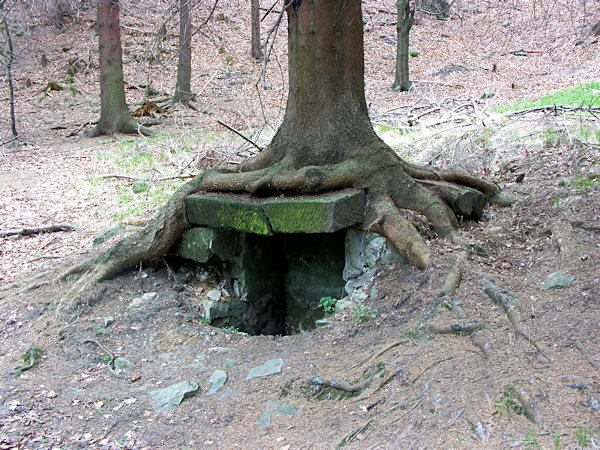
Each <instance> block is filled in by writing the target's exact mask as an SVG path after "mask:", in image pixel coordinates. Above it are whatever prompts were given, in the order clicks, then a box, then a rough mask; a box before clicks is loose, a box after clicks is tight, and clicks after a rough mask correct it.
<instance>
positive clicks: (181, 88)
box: [173, 0, 194, 103]
mask: <svg viewBox="0 0 600 450" xmlns="http://www.w3.org/2000/svg"><path fill="white" fill-rule="evenodd" d="M179 18H180V20H179V63H178V65H177V84H176V85H175V95H174V96H173V103H182V102H183V103H185V102H187V101H189V100H190V99H192V98H193V97H194V94H192V86H191V82H192V5H191V0H179Z"/></svg>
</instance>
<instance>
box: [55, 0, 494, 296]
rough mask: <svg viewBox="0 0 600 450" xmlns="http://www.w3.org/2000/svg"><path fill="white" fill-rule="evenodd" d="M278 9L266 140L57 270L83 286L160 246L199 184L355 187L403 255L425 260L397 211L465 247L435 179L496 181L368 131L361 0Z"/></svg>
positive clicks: (166, 243)
mask: <svg viewBox="0 0 600 450" xmlns="http://www.w3.org/2000/svg"><path fill="white" fill-rule="evenodd" d="M286 12H287V17H288V50H289V53H288V54H289V64H288V65H289V95H288V99H287V109H286V112H285V116H284V120H283V123H282V124H281V126H280V128H279V130H278V131H277V133H276V135H275V136H274V138H273V140H272V141H271V143H270V144H269V145H268V146H267V147H266V148H265V149H264V150H263V151H262V152H261V153H260V154H259V155H258V156H256V157H255V158H253V159H251V160H249V161H247V162H246V163H244V164H242V165H241V166H240V167H239V170H236V171H231V170H227V169H222V170H219V169H211V170H208V171H205V172H203V173H202V174H199V175H198V176H197V177H196V178H194V179H193V180H192V181H190V182H189V183H186V184H185V185H183V186H182V187H181V188H180V189H179V190H178V191H177V192H176V193H175V194H174V195H173V197H172V198H171V200H170V201H169V202H168V203H167V204H166V205H165V206H164V207H163V208H162V209H161V210H160V212H159V213H158V214H157V215H156V217H155V218H154V219H153V220H152V221H151V222H150V223H149V224H148V225H147V226H146V227H145V228H144V229H143V230H141V231H139V232H136V233H134V234H132V235H130V236H128V237H126V238H124V239H123V240H122V241H121V242H119V243H118V244H117V245H115V246H114V247H112V248H111V249H109V250H107V251H106V252H104V253H101V254H99V255H97V256H95V257H93V258H91V259H89V260H87V261H83V262H82V263H80V264H77V265H76V266H73V267H72V268H70V269H68V270H67V271H66V272H65V273H64V274H63V275H62V277H61V278H63V279H64V278H65V277H66V276H68V275H73V274H86V276H84V277H83V278H82V279H81V280H80V281H79V283H80V286H84V287H85V286H89V284H90V283H93V282H96V281H99V280H102V279H104V278H106V277H109V276H111V275H114V274H115V273H116V272H117V271H119V270H122V269H125V268H128V267H133V266H135V265H136V264H137V263H139V262H140V261H141V260H144V259H148V258H152V257H156V256H160V255H161V254H164V253H165V252H166V251H167V250H168V249H169V247H170V246H171V245H173V243H174V242H176V240H177V239H178V238H179V236H180V235H181V234H182V233H183V232H184V231H185V230H186V229H187V228H189V226H190V225H189V223H188V221H187V219H186V213H185V207H184V204H185V203H184V200H185V197H186V196H188V195H190V194H192V193H195V192H198V191H204V192H214V191H220V192H245V193H250V194H255V193H258V192H261V193H262V192H268V193H271V194H272V193H279V192H284V191H285V192H292V193H300V194H303V193H318V192H326V191H331V190H338V189H344V188H354V189H363V190H365V191H366V192H367V196H368V202H367V210H366V212H365V220H364V222H363V224H362V227H363V229H366V230H372V231H375V232H378V233H380V234H382V235H384V236H385V237H387V238H388V239H389V240H390V241H391V242H392V244H393V245H394V246H395V247H396V249H397V250H398V251H399V253H400V254H401V255H402V257H403V258H404V260H405V261H406V262H407V263H409V264H412V265H414V266H416V267H418V268H420V269H425V268H427V267H428V265H429V261H430V250H429V248H428V246H427V244H426V243H425V241H424V240H423V238H422V237H421V236H420V235H419V233H418V231H417V230H416V228H415V227H414V226H413V225H412V224H411V222H410V221H409V219H407V218H406V217H405V216H404V215H403V213H402V210H412V211H415V212H417V213H419V214H421V215H423V216H425V217H426V218H427V219H428V220H429V222H430V224H431V226H432V228H433V229H434V230H435V231H436V232H437V233H438V234H439V235H441V236H443V237H446V238H449V239H450V240H451V241H452V242H453V243H454V244H455V245H460V246H462V247H463V248H464V249H465V251H466V248H467V245H466V241H465V240H464V239H463V238H462V237H461V236H460V234H459V233H458V232H457V230H456V226H457V220H456V217H455V215H454V213H453V212H452V210H451V209H450V208H449V206H448V204H447V203H445V202H444V201H443V199H450V200H452V201H453V202H454V203H456V201H457V198H458V197H457V194H456V191H455V190H453V188H454V186H448V187H446V186H445V184H444V183H441V182H446V183H452V185H460V186H465V187H470V188H472V189H476V190H477V191H479V192H480V193H481V194H482V196H483V200H482V201H483V202H484V203H485V200H490V201H492V199H493V198H494V196H497V194H498V192H499V189H498V187H497V186H496V185H495V184H494V183H490V182H487V181H485V180H481V179H478V178H475V177H473V176H471V175H468V174H465V173H461V172H456V171H443V170H439V171H438V170H436V171H433V170H431V169H428V168H424V167H419V166H416V165H413V164H410V163H408V162H406V161H404V160H402V159H401V158H400V157H398V156H397V154H396V153H395V152H394V150H392V149H391V148H390V147H389V146H387V145H386V144H385V143H384V142H383V141H381V139H380V138H379V137H378V136H377V135H376V133H375V131H374V130H373V127H372V125H371V122H370V120H369V114H368V109H367V104H366V101H365V94H364V61H363V57H364V55H363V22H362V11H361V0H294V1H292V2H291V4H290V6H288V9H287V11H286ZM423 180H429V181H435V183H421V182H422V181H423Z"/></svg>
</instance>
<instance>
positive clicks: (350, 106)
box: [271, 0, 377, 166]
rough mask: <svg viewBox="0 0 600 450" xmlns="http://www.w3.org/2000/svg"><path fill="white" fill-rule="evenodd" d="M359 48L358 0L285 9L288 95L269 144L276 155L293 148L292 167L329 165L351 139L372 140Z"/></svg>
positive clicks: (323, 0)
mask: <svg viewBox="0 0 600 450" xmlns="http://www.w3.org/2000/svg"><path fill="white" fill-rule="evenodd" d="M295 5H297V6H295ZM363 48H364V47H363V23H362V13H361V3H360V1H357V0H351V1H336V0H319V1H315V0H304V1H303V2H299V1H297V2H295V3H294V4H293V6H291V7H290V8H289V9H288V55H289V63H288V66H289V94H288V99H287V107H286V112H285V116H284V120H283V123H282V124H281V126H280V128H279V130H278V132H277V134H276V136H275V137H274V139H273V142H272V143H271V149H272V150H273V151H274V152H275V153H276V154H277V156H276V157H275V158H276V159H277V160H280V159H282V158H283V157H284V156H285V154H284V153H285V152H287V151H290V150H291V149H294V155H295V156H294V159H295V160H296V163H295V165H296V166H302V165H305V164H306V163H308V162H310V163H311V164H317V165H318V164H332V163H336V162H339V161H342V160H344V159H345V158H347V157H348V156H349V155H348V152H349V151H350V150H351V149H353V148H354V149H355V148H356V142H361V145H362V143H366V144H367V145H368V143H369V142H373V141H374V140H377V137H376V135H375V132H374V131H373V127H372V126H371V122H370V119H369V114H368V111H367V103H366V101H365V95H364V53H363ZM291 143H293V144H291Z"/></svg>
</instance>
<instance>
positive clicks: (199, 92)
mask: <svg viewBox="0 0 600 450" xmlns="http://www.w3.org/2000/svg"><path fill="white" fill-rule="evenodd" d="M220 71H221V69H217V70H215V73H213V74H212V76H211V77H210V78H209V79H208V81H207V82H206V84H205V85H204V86H202V89H200V90H199V91H198V94H196V95H201V94H202V93H203V92H204V90H205V89H206V88H207V87H208V85H209V84H210V83H212V81H213V80H214V79H215V77H216V76H217V75H218V73H219V72H220Z"/></svg>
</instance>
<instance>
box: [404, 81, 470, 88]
mask: <svg viewBox="0 0 600 450" xmlns="http://www.w3.org/2000/svg"><path fill="white" fill-rule="evenodd" d="M412 81H413V83H426V84H439V85H440V86H449V87H457V88H461V89H464V88H466V86H465V85H464V84H458V83H443V82H441V81H433V80H412Z"/></svg>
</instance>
